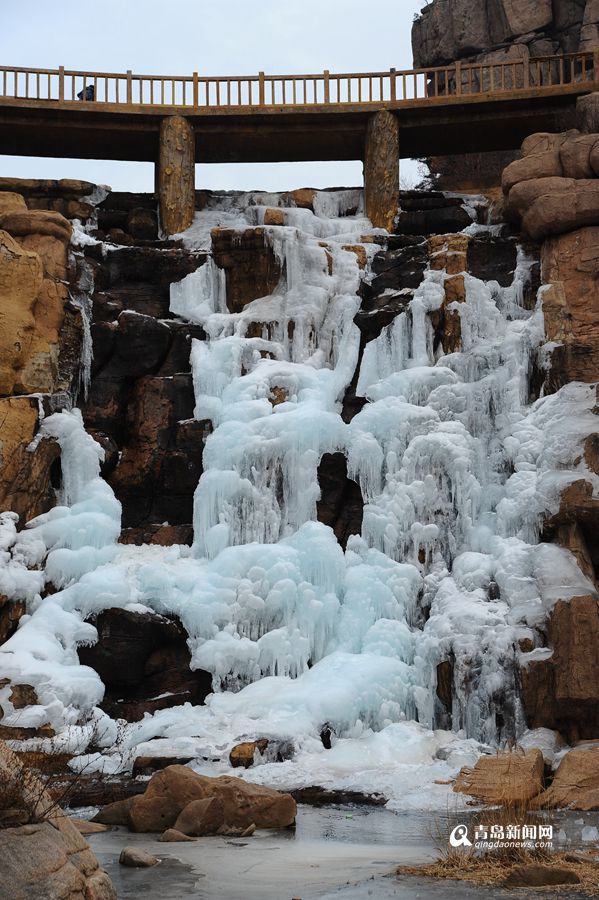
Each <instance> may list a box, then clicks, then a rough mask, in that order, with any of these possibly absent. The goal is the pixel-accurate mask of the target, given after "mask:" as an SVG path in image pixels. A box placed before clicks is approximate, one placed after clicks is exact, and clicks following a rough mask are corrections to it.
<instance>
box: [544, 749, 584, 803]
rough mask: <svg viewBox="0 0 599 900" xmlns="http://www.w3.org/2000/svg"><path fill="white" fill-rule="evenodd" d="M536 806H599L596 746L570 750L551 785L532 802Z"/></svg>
mask: <svg viewBox="0 0 599 900" xmlns="http://www.w3.org/2000/svg"><path fill="white" fill-rule="evenodd" d="M533 805H534V806H535V807H538V808H561V807H567V808H568V809H581V810H592V809H599V748H598V747H581V748H576V749H574V750H570V751H569V753H566V755H565V756H564V758H563V759H562V761H561V762H560V764H559V766H558V769H557V772H556V773H555V777H554V779H553V781H552V783H551V785H550V786H549V787H548V788H547V790H546V791H544V792H543V793H542V794H540V795H539V796H538V797H537V798H536V799H535V801H534V804H533Z"/></svg>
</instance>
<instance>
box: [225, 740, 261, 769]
mask: <svg viewBox="0 0 599 900" xmlns="http://www.w3.org/2000/svg"><path fill="white" fill-rule="evenodd" d="M267 747H268V740H267V739H266V738H261V739H260V740H258V741H246V742H245V743H243V744H237V745H236V746H235V747H233V749H232V750H231V752H230V753H229V762H230V763H231V765H232V766H233V768H234V769H237V768H240V767H241V766H243V768H244V769H249V768H250V766H253V765H254V759H255V757H256V753H259V754H260V755H261V756H264V751H265V750H266V748H267Z"/></svg>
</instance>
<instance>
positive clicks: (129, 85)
mask: <svg viewBox="0 0 599 900" xmlns="http://www.w3.org/2000/svg"><path fill="white" fill-rule="evenodd" d="M131 75H132V72H131V69H127V104H128V105H129V106H131V104H132V103H133V81H132V79H131Z"/></svg>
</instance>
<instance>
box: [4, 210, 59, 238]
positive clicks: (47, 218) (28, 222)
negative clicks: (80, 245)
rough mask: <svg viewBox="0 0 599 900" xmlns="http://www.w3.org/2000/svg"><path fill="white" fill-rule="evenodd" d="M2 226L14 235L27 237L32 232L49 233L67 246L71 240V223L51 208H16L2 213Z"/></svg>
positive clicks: (48, 234) (49, 235)
mask: <svg viewBox="0 0 599 900" xmlns="http://www.w3.org/2000/svg"><path fill="white" fill-rule="evenodd" d="M0 228H4V229H5V231H9V232H10V233H11V234H12V235H13V237H27V236H28V235H30V234H38V235H47V236H48V237H52V238H54V239H55V240H57V241H60V242H61V243H62V244H64V245H65V246H66V245H67V244H69V242H70V240H71V234H72V231H73V229H72V227H71V224H70V223H69V222H68V221H67V220H66V219H65V217H64V216H61V214H60V213H57V212H53V211H50V210H21V211H19V210H16V211H14V212H6V213H3V214H2V215H0Z"/></svg>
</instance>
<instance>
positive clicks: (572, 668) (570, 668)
mask: <svg viewBox="0 0 599 900" xmlns="http://www.w3.org/2000/svg"><path fill="white" fill-rule="evenodd" d="M547 642H548V645H549V647H551V648H552V649H553V653H552V655H551V656H550V657H548V658H547V659H542V660H535V661H532V662H529V663H527V664H526V665H525V666H524V667H523V669H522V700H523V703H524V709H525V712H526V715H527V718H528V723H529V726H530V727H531V728H541V727H545V728H552V729H555V730H557V731H559V732H560V733H561V734H562V735H563V736H564V737H565V738H566V739H567V740H568V741H574V740H578V739H580V738H596V737H599V671H598V669H597V659H598V658H599V601H598V600H597V598H596V597H592V596H585V597H574V598H573V599H572V600H569V601H567V602H566V601H561V600H560V601H558V602H557V603H556V604H555V606H554V607H553V610H552V611H551V615H550V617H549V622H548V623H547Z"/></svg>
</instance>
